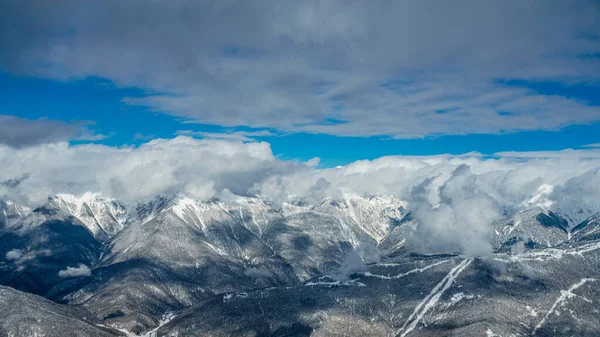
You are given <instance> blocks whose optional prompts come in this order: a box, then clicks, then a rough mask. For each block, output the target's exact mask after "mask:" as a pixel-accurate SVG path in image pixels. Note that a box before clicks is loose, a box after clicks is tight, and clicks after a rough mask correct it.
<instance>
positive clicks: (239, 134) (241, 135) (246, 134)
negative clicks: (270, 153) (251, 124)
mask: <svg viewBox="0 0 600 337" xmlns="http://www.w3.org/2000/svg"><path fill="white" fill-rule="evenodd" d="M177 134H178V135H183V136H193V137H201V138H206V139H222V140H230V141H238V142H252V141H256V139H255V138H256V137H277V136H280V135H281V134H277V133H274V132H271V131H269V130H259V131H226V132H204V131H192V130H179V131H177Z"/></svg>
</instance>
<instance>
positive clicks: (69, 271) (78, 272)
mask: <svg viewBox="0 0 600 337" xmlns="http://www.w3.org/2000/svg"><path fill="white" fill-rule="evenodd" d="M90 275H92V271H91V270H90V267H88V266H86V265H85V264H79V266H77V267H67V268H66V269H64V270H61V271H59V272H58V276H59V277H63V278H66V277H79V276H90Z"/></svg>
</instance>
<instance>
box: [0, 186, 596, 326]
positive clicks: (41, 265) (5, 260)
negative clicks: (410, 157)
mask: <svg viewBox="0 0 600 337" xmlns="http://www.w3.org/2000/svg"><path fill="white" fill-rule="evenodd" d="M542 198H543V195H541V196H538V197H537V199H535V198H534V199H532V200H528V201H526V202H524V203H523V205H520V207H519V208H516V209H515V210H513V211H511V212H508V213H507V214H506V215H505V216H504V218H502V219H501V220H499V221H497V222H496V223H495V224H494V230H493V233H492V234H491V236H490V238H489V240H490V242H491V243H492V245H493V247H494V250H495V251H494V253H493V254H492V255H490V256H485V257H469V256H460V255H456V254H446V255H423V254H419V252H418V251H415V250H414V249H413V248H412V246H411V245H410V241H411V235H412V233H414V231H415V229H417V228H418V226H419V223H418V222H417V221H415V220H414V219H413V218H412V216H411V213H410V205H409V204H407V203H406V202H404V201H401V200H397V199H395V198H394V197H391V196H378V197H361V196H348V197H345V198H342V199H340V200H333V199H325V200H322V201H321V202H319V203H316V204H310V205H309V204H306V203H304V202H301V201H299V202H295V203H290V204H283V205H273V204H271V203H269V202H268V201H265V200H262V199H260V198H247V197H236V198H233V199H231V200H227V201H224V200H218V199H214V200H209V201H199V200H194V199H191V198H188V197H185V196H183V195H175V196H160V197H157V198H155V199H154V200H151V201H148V202H143V203H139V204H137V205H133V206H131V207H126V206H125V205H123V204H121V203H120V202H119V201H117V200H112V199H108V198H104V197H102V196H101V195H99V194H93V193H86V194H84V195H82V196H73V195H57V196H55V197H51V198H49V199H48V201H47V203H46V204H44V205H42V206H40V207H38V208H35V209H29V208H27V207H23V206H20V205H17V204H15V203H11V202H8V201H1V202H0V284H2V285H5V286H8V287H10V288H8V287H1V288H0V303H4V304H8V303H12V304H11V307H13V308H14V307H15V306H16V307H18V310H8V309H5V305H4V304H3V305H2V306H0V336H4V335H7V336H67V335H72V336H113V335H129V336H136V335H137V336H432V335H434V336H439V335H445V336H486V335H487V336H597V335H599V334H600V313H599V312H598V309H597V307H598V301H600V292H599V291H598V289H600V287H598V286H599V285H600V283H599V282H600V268H599V267H598V266H599V265H600V264H599V263H600V216H599V214H598V213H595V212H596V211H597V210H596V209H594V208H593V207H591V206H589V205H585V207H584V208H585V209H584V208H580V209H579V210H577V208H566V207H564V206H563V207H559V206H552V205H549V204H546V203H544V202H543V200H541V199H542ZM538 199H539V200H538ZM581 219H583V220H581ZM579 220H581V221H579ZM22 322H35V323H31V324H29V325H28V326H29V327H30V328H29V330H22V329H25V328H24V325H23V324H25V323H22ZM21 331H22V332H21ZM74 331H76V332H74Z"/></svg>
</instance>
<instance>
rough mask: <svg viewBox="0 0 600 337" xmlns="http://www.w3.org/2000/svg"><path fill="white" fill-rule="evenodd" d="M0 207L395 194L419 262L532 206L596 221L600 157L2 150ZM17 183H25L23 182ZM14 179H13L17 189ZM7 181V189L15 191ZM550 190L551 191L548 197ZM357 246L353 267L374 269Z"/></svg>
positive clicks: (222, 143)
mask: <svg viewBox="0 0 600 337" xmlns="http://www.w3.org/2000/svg"><path fill="white" fill-rule="evenodd" d="M0 161H1V162H2V163H3V168H2V170H0V181H16V180H19V183H18V184H17V183H9V184H0V199H5V200H13V201H15V202H17V203H23V204H26V205H28V206H31V207H36V206H39V205H40V204H42V203H44V202H45V200H46V198H47V197H48V196H50V195H55V194H58V193H75V194H83V193H84V192H87V191H91V192H99V193H101V194H103V195H105V196H107V197H113V198H116V199H118V200H121V201H122V202H124V203H126V204H130V205H131V204H133V203H135V202H138V201H144V200H146V199H148V198H154V197H155V196H156V195H172V194H175V193H183V194H186V195H188V196H190V197H193V198H197V199H202V200H206V199H209V198H212V197H219V198H222V199H223V200H235V199H236V196H260V197H262V198H265V199H267V200H270V201H272V202H273V204H275V205H282V204H283V203H285V202H295V201H299V200H302V201H304V202H305V203H308V204H315V203H318V202H320V201H322V199H324V198H332V199H339V198H343V197H344V196H346V195H393V196H395V197H397V198H399V199H401V200H404V201H406V202H407V203H408V206H407V207H408V209H409V211H411V212H412V215H413V218H414V219H416V220H417V221H418V222H419V223H420V226H419V227H418V229H417V230H416V231H415V232H414V233H413V235H412V236H411V237H410V238H409V241H408V242H407V244H410V245H413V246H414V247H415V248H416V249H419V250H421V251H423V252H432V253H433V252H442V251H454V252H460V253H465V254H469V255H476V256H486V255H487V254H489V252H491V248H490V246H489V243H488V242H487V240H486V236H487V234H489V233H490V230H491V224H492V223H493V222H494V221H495V220H496V219H498V218H499V217H501V216H503V215H504V214H507V212H508V213H510V212H515V211H518V210H519V209H520V207H523V206H527V207H535V205H536V203H539V204H540V205H542V206H544V207H546V205H552V206H551V207H552V208H553V209H555V210H559V211H561V212H562V213H563V214H566V215H568V216H569V219H571V223H576V222H577V221H580V220H582V218H583V217H586V216H589V215H591V213H593V212H597V211H599V210H600V202H599V201H598V198H597V196H598V195H599V194H600V190H599V189H600V173H599V172H600V150H598V149H589V150H578V151H574V150H565V151H556V152H552V153H549V152H548V153H535V154H534V153H524V154H522V155H519V154H516V153H511V154H509V155H506V156H504V155H502V154H497V155H495V156H491V157H489V156H481V155H479V154H477V153H470V154H466V155H461V156H451V155H437V156H425V157H406V156H388V157H382V158H378V159H375V160H360V161H356V162H353V163H350V164H348V165H346V166H340V167H336V168H325V169H322V168H317V167H315V163H316V162H317V161H316V160H311V161H308V162H305V163H303V162H298V161H285V160H281V159H278V158H277V157H276V156H274V155H273V153H272V151H271V148H270V145H269V144H268V143H266V142H242V141H237V142H234V141H226V140H216V139H194V138H190V137H185V136H179V137H177V138H174V139H158V140H153V141H150V142H148V143H144V144H142V145H140V146H139V147H109V146H104V145H94V144H89V145H69V144H68V143H54V144H44V145H37V146H31V147H27V148H12V147H7V146H0ZM23 172H28V174H27V175H26V176H27V178H26V179H17V178H19V177H24V176H23ZM15 177H17V178H15ZM15 179H16V180H15ZM549 186H550V188H549ZM367 248H369V247H364V249H363V250H364V251H361V252H360V253H361V254H362V259H363V260H366V261H368V262H371V261H372V260H376V259H377V252H376V251H371V250H369V249H367Z"/></svg>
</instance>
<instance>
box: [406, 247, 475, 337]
mask: <svg viewBox="0 0 600 337" xmlns="http://www.w3.org/2000/svg"><path fill="white" fill-rule="evenodd" d="M472 261H473V259H464V260H463V261H462V262H461V263H459V264H458V265H457V266H456V267H454V268H452V270H450V272H449V273H448V275H446V276H445V277H444V278H443V279H442V280H441V281H440V283H438V284H437V285H436V286H435V287H434V288H433V290H431V292H430V293H429V295H427V297H425V298H424V299H423V300H422V301H421V303H419V305H417V307H416V308H415V310H414V311H413V313H412V314H411V315H410V316H409V317H408V320H407V321H406V322H405V323H404V325H403V326H402V328H400V330H399V331H398V333H397V334H399V333H400V332H401V331H402V330H404V332H402V334H401V335H400V337H404V336H406V335H407V334H408V333H410V332H411V331H412V330H414V328H415V327H416V326H417V324H419V322H420V321H421V319H422V318H423V316H425V314H426V313H427V312H428V311H429V310H430V309H431V308H433V307H434V306H435V305H436V304H437V302H438V301H439V299H440V297H441V296H442V294H444V292H445V291H446V290H448V288H450V286H451V285H452V283H454V280H455V279H456V278H457V277H458V275H460V273H461V272H462V271H463V270H465V268H466V267H467V266H468V265H469V264H470V263H471V262H472Z"/></svg>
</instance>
